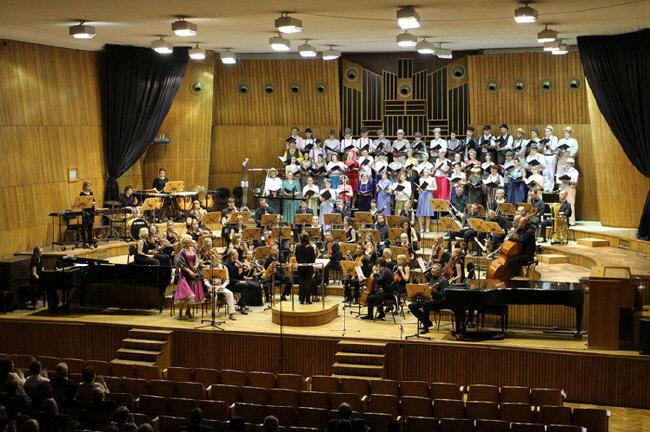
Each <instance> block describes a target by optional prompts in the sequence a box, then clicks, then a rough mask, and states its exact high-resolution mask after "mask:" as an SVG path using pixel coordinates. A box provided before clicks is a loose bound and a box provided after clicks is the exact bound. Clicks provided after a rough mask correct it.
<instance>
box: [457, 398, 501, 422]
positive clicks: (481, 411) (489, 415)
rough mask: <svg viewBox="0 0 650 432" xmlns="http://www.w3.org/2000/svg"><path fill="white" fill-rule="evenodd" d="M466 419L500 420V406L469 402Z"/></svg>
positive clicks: (490, 403)
mask: <svg viewBox="0 0 650 432" xmlns="http://www.w3.org/2000/svg"><path fill="white" fill-rule="evenodd" d="M465 417H467V418H468V419H472V420H479V419H484V420H497V419H498V418H499V405H497V404H496V403H494V402H481V401H467V403H466V404H465Z"/></svg>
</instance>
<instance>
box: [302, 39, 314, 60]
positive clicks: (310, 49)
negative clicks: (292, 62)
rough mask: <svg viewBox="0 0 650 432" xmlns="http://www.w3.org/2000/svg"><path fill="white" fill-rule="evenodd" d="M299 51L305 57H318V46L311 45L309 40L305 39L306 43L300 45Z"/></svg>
mask: <svg viewBox="0 0 650 432" xmlns="http://www.w3.org/2000/svg"><path fill="white" fill-rule="evenodd" d="M298 53H299V54H300V56H301V57H305V58H311V57H316V48H314V46H313V45H309V41H305V43H304V44H302V45H300V46H299V47H298Z"/></svg>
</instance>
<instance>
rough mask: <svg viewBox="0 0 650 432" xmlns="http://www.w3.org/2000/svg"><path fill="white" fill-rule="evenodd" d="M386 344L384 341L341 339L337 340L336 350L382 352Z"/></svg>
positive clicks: (368, 352)
mask: <svg viewBox="0 0 650 432" xmlns="http://www.w3.org/2000/svg"><path fill="white" fill-rule="evenodd" d="M386 345H388V344H387V343H386V342H371V341H363V340H342V341H339V343H338V345H337V347H338V352H347V353H365V354H384V353H385V351H386Z"/></svg>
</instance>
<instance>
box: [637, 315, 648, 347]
mask: <svg viewBox="0 0 650 432" xmlns="http://www.w3.org/2000/svg"><path fill="white" fill-rule="evenodd" d="M639 354H642V355H650V318H649V317H645V318H641V319H640V320H639Z"/></svg>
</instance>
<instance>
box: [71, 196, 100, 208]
mask: <svg viewBox="0 0 650 432" xmlns="http://www.w3.org/2000/svg"><path fill="white" fill-rule="evenodd" d="M94 205H95V197H94V196H93V195H84V196H78V197H75V199H74V203H73V204H72V208H74V209H89V208H92V207H93V206H94Z"/></svg>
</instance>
